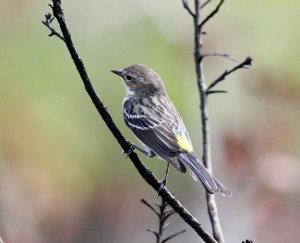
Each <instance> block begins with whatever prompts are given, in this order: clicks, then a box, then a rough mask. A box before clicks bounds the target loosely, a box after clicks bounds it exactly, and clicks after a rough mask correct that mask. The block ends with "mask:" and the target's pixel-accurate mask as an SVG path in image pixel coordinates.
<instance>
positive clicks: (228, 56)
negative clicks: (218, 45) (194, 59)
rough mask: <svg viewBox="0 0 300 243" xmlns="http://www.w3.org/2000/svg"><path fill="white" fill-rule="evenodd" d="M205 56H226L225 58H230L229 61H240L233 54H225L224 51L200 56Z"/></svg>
mask: <svg viewBox="0 0 300 243" xmlns="http://www.w3.org/2000/svg"><path fill="white" fill-rule="evenodd" d="M205 57H224V58H226V59H228V60H229V61H232V62H238V60H237V59H235V58H234V57H233V56H231V55H229V54H224V53H205V54H202V56H201V57H200V58H201V59H203V58H205Z"/></svg>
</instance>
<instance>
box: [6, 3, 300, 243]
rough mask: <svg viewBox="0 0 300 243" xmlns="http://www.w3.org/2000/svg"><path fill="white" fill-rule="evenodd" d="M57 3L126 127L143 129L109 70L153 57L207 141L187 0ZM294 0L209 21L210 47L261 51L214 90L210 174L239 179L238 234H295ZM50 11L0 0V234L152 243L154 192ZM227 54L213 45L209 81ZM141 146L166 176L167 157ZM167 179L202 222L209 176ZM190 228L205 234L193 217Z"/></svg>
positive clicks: (231, 212)
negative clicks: (93, 95) (88, 88)
mask: <svg viewBox="0 0 300 243" xmlns="http://www.w3.org/2000/svg"><path fill="white" fill-rule="evenodd" d="M63 7H64V9H65V15H66V17H67V23H68V24H69V28H70V31H71V33H72V36H73V38H74V41H75V45H76V47H77V48H78V51H79V53H80V55H81V58H82V59H83V60H84V63H85V64H86V67H87V70H88V72H89V74H90V77H91V79H92V81H93V84H94V85H95V87H96V89H97V92H98V93H99V95H100V97H101V98H102V100H103V101H104V103H105V104H106V106H107V107H108V110H109V112H110V113H111V115H112V117H113V118H114V120H115V122H116V123H117V125H118V126H119V127H120V129H121V131H122V132H123V133H124V135H125V136H126V137H127V138H128V139H129V140H131V141H136V140H135V138H134V137H133V136H132V134H131V133H130V132H129V130H128V129H127V128H126V126H125V125H124V122H123V119H122V114H121V104H122V100H123V97H124V95H125V91H124V88H123V85H122V83H121V81H120V80H118V79H116V77H115V76H113V75H112V74H111V73H110V70H111V69H118V68H122V67H124V66H127V65H129V64H132V63H145V64H147V65H149V66H151V67H153V68H154V69H155V70H156V71H157V72H158V73H159V74H160V75H161V76H162V78H163V79H164V81H165V85H166V88H167V90H168V93H169V96H170V97H171V99H172V100H173V102H174V104H175V105H176V107H177V108H178V110H179V111H180V113H181V114H182V116H183V118H184V120H185V123H186V126H187V127H188V130H189V131H190V134H191V137H192V140H193V142H194V147H195V149H196V151H197V152H198V154H200V153H201V151H200V149H199V148H200V147H201V146H200V143H201V128H200V114H199V109H198V107H199V97H198V92H197V89H196V82H195V74H194V63H193V56H192V55H193V29H192V20H191V19H190V18H189V16H188V15H187V13H186V12H185V11H184V10H183V8H182V5H181V1H172V4H171V2H170V1H146V0H130V1H116V0H112V1H92V0H87V1H84V3H83V2H82V1H79V0H73V1H63ZM212 7H213V5H211V6H209V7H207V9H206V11H205V14H206V13H208V11H209V9H210V8H212ZM299 7H300V2H299V1H296V0H290V1H278V0H277V1H276V0H264V1H242V2H241V1H237V0H232V1H226V3H225V5H224V7H223V9H222V10H221V12H220V13H219V14H218V15H217V16H216V18H215V19H214V20H213V21H212V22H211V23H210V24H208V25H207V27H206V28H207V32H208V34H207V35H206V36H205V38H204V41H205V43H204V48H205V51H206V52H223V53H224V52H225V53H229V54H231V55H233V56H235V57H236V58H238V59H240V60H242V59H243V58H244V57H245V56H247V55H250V56H251V57H253V59H254V66H253V67H252V68H251V69H250V70H246V71H240V72H239V73H236V74H234V75H233V76H231V77H229V78H227V80H226V81H225V82H224V83H223V84H222V86H223V87H224V88H225V89H226V90H228V91H230V92H229V94H226V95H215V96H212V97H210V115H211V124H212V135H213V138H212V142H213V158H214V161H215V163H214V168H215V174H216V175H217V177H218V178H221V179H222V181H224V183H225V184H228V185H229V186H230V187H231V188H232V190H233V192H234V196H233V197H232V198H230V199H224V198H219V197H218V200H219V205H220V213H221V217H222V218H221V221H222V222H224V229H225V237H226V238H227V239H230V241H235V242H241V240H244V239H246V238H251V239H253V240H254V242H266V243H267V242H272V243H274V242H275V243H276V242H293V239H294V238H296V237H299V232H298V230H297V225H299V223H300V214H299V212H300V210H299V190H300V188H299V184H298V183H297V178H299V156H300V153H299V143H300V136H299V134H300V126H299V122H298V121H299V118H300V113H299V109H298V107H299V103H300V102H299V101H300V82H299V76H300V69H299V65H300V59H299V55H300V47H299V42H300V32H299V31H297V30H298V27H297V26H298V23H299V20H300V16H299V14H298V10H299ZM48 11H50V9H49V7H47V2H46V1H33V0H23V1H16V0H1V1H0V30H1V31H0V43H1V48H0V104H1V105H0V185H1V187H0V235H1V237H2V238H3V239H4V240H5V241H6V242H12V243H13V242H24V243H26V242H31V243H32V242H66V243H67V242H152V238H151V236H149V235H148V234H147V233H146V232H145V231H144V230H145V228H146V227H147V225H154V224H155V222H149V221H151V220H152V219H151V217H150V216H149V212H148V211H147V210H146V209H144V208H143V206H141V205H140V203H139V199H140V197H148V198H152V199H153V198H155V197H156V194H155V193H154V192H153V191H152V190H151V189H150V188H149V187H148V186H147V185H146V184H145V183H144V182H143V180H142V179H141V178H140V176H139V175H138V173H137V172H136V171H135V169H134V168H133V166H132V165H131V163H130V162H129V160H124V159H122V151H121V149H120V147H119V146H118V144H117V143H116V141H115V140H114V138H113V137H112V136H111V134H110V132H109V131H108V130H107V128H106V127H105V125H104V123H103V121H102V120H101V119H100V118H99V115H98V114H97V112H96V110H95V109H94V107H93V104H92V103H91V101H90V100H89V98H88V96H87V95H86V93H85V91H84V89H83V86H82V83H81V80H80V78H79V76H78V74H77V72H76V69H75V67H74V65H73V63H72V60H71V59H70V57H69V54H68V52H67V50H66V48H65V46H64V44H63V43H62V42H61V41H60V40H59V39H57V38H54V37H52V38H49V37H48V36H47V34H48V32H47V30H46V28H45V27H44V26H43V25H42V24H41V22H40V21H41V20H42V19H43V15H44V14H46V13H47V12H48ZM231 65H233V63H230V62H228V61H227V60H224V59H218V58H207V60H206V62H205V71H206V74H207V80H208V81H210V80H213V79H214V78H215V77H217V76H218V74H220V73H221V72H222V71H223V70H224V69H225V68H230V67H231ZM141 158H143V160H144V161H145V163H146V164H147V166H149V167H150V168H151V169H152V170H153V171H154V172H155V173H156V174H157V175H158V177H162V176H163V173H164V167H165V163H163V162H161V161H158V160H157V159H153V160H148V159H145V158H144V157H143V156H142V155H141ZM168 183H169V184H168V187H169V188H170V189H171V190H172V191H173V192H174V193H175V195H176V196H177V197H178V198H179V199H180V200H181V201H182V202H183V203H184V204H185V205H186V206H187V208H189V209H190V210H191V212H192V213H193V214H194V215H195V216H196V217H199V218H201V222H203V223H204V224H206V225H208V220H207V216H206V212H205V206H204V203H203V190H202V188H201V187H200V186H199V185H198V184H197V183H194V182H193V180H192V179H191V178H190V177H189V176H182V175H181V174H179V173H178V172H177V171H175V170H171V175H170V179H169V182H168ZM187 187H188V188H189V190H187V189H186V188H187ZM238 212H239V214H237V213H238ZM253 212H255V213H253ZM236 215H239V217H238V218H237V217H236ZM177 221H178V222H176V223H175V226H174V227H176V224H177V226H178V228H183V227H182V224H183V222H182V221H181V220H180V219H178V220H177ZM228 222H230V223H228ZM242 222H243V223H242ZM287 222H289V223H287ZM276 232H278V233H276ZM279 232H280V235H279ZM184 237H187V241H188V242H196V240H197V236H196V235H195V234H194V233H193V232H192V230H190V229H188V233H186V234H185V235H184ZM174 242H176V240H174ZM178 242H180V241H178Z"/></svg>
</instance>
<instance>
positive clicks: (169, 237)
mask: <svg viewBox="0 0 300 243" xmlns="http://www.w3.org/2000/svg"><path fill="white" fill-rule="evenodd" d="M185 232H186V230H185V229H183V230H181V231H179V232H177V233H175V234H172V235H170V236H168V237H167V238H165V239H164V240H163V241H162V242H161V243H165V242H167V241H169V240H171V239H173V238H175V237H176V236H178V235H181V234H183V233H185Z"/></svg>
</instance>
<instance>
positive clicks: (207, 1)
mask: <svg viewBox="0 0 300 243" xmlns="http://www.w3.org/2000/svg"><path fill="white" fill-rule="evenodd" d="M210 2H211V0H206V1H205V2H204V3H202V4H201V5H200V9H202V8H204V7H205V6H206V5H207V4H209V3H210Z"/></svg>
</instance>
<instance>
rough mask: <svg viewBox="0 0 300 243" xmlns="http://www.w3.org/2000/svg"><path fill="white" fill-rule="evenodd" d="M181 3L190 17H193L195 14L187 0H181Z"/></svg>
mask: <svg viewBox="0 0 300 243" xmlns="http://www.w3.org/2000/svg"><path fill="white" fill-rule="evenodd" d="M182 4H183V7H184V8H185V9H186V10H187V11H188V13H189V14H190V15H191V16H192V17H195V14H194V13H193V11H192V10H191V8H190V6H189V3H188V0H182Z"/></svg>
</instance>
